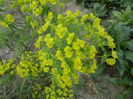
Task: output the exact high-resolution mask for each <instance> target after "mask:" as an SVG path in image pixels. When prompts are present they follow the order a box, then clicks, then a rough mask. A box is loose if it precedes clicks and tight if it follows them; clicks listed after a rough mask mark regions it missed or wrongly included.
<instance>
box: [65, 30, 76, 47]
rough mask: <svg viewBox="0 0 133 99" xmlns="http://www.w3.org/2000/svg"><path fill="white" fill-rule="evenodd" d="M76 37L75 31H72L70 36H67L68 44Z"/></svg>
mask: <svg viewBox="0 0 133 99" xmlns="http://www.w3.org/2000/svg"><path fill="white" fill-rule="evenodd" d="M73 38H74V33H71V34H68V37H67V39H66V40H67V44H68V45H69V44H71V42H72V40H73Z"/></svg>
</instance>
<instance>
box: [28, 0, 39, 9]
mask: <svg viewBox="0 0 133 99" xmlns="http://www.w3.org/2000/svg"><path fill="white" fill-rule="evenodd" d="M38 3H39V2H38V1H35V0H34V1H32V2H31V4H30V8H31V9H35V8H36V7H37V6H38Z"/></svg>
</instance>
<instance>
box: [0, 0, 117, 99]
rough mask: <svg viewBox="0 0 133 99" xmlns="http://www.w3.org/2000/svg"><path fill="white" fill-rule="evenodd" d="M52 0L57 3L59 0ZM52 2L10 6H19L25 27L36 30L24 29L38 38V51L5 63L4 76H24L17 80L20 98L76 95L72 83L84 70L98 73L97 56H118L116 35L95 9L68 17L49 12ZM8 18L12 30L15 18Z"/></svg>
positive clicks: (28, 0) (29, 0)
mask: <svg viewBox="0 0 133 99" xmlns="http://www.w3.org/2000/svg"><path fill="white" fill-rule="evenodd" d="M47 2H50V3H51V4H53V5H55V4H56V1H55V0H48V1H47ZM47 2H45V0H39V1H38V0H17V1H12V4H11V7H15V9H16V8H17V7H19V8H20V12H22V14H21V16H22V17H23V19H22V20H25V21H24V24H26V26H27V27H26V29H28V31H31V32H28V31H26V29H25V31H23V32H24V33H27V32H28V33H33V32H34V33H35V35H34V36H33V38H36V40H34V41H35V43H34V50H32V51H24V53H23V54H21V55H20V56H18V57H17V58H15V59H9V60H2V62H0V75H1V77H2V78H3V77H4V76H6V75H7V78H8V76H9V78H10V76H11V77H14V78H13V79H14V80H18V79H17V77H18V78H19V80H20V81H18V82H16V85H17V88H16V90H15V92H16V93H15V94H16V96H15V97H18V98H20V99H23V98H26V97H32V98H35V99H42V98H46V99H56V98H57V99H68V98H71V97H72V96H73V94H74V92H73V90H72V88H73V85H75V84H78V81H79V73H82V74H90V73H95V69H96V68H97V63H98V62H97V61H98V58H99V59H101V58H103V57H104V59H105V60H103V61H102V62H107V64H109V65H114V64H115V62H116V59H117V53H116V51H115V50H114V49H115V48H116V46H115V43H114V39H113V38H112V37H111V36H110V35H108V33H107V32H105V29H104V28H103V27H102V26H101V25H100V19H99V18H98V17H95V16H94V15H93V14H92V13H91V14H89V15H88V14H85V15H83V16H81V15H80V12H79V11H76V12H75V13H72V12H71V11H67V12H66V14H65V15H63V14H54V13H53V12H52V11H49V10H50V9H49V6H47ZM44 7H46V8H44ZM47 9H49V10H47ZM6 16H7V17H5V18H6V19H10V21H8V20H6V19H4V20H3V21H2V22H1V25H2V23H4V24H6V25H2V26H4V27H5V28H9V27H10V25H11V24H13V23H14V24H15V22H14V21H16V20H14V18H13V17H12V15H11V14H7V15H6ZM6 21H7V22H6ZM8 23H9V24H8ZM10 23H11V24H10ZM21 33H22V32H21ZM23 35H24V34H23ZM30 37H32V35H30ZM22 38H24V37H22ZM33 38H32V39H33ZM19 39H20V38H19ZM23 43H24V42H23ZM105 48H109V49H110V50H111V51H110V53H109V54H107V53H106V52H105V53H102V54H99V51H98V50H99V49H101V50H103V51H104V49H105ZM6 81H7V82H8V81H10V80H6ZM2 84H3V83H2ZM9 84H11V85H12V83H9ZM13 84H14V83H13ZM7 85H8V84H7ZM19 85H20V86H19ZM6 87H7V88H3V90H4V91H3V92H4V93H3V94H4V96H6V91H5V90H6V89H8V88H9V87H8V86H6ZM26 87H27V88H28V90H26ZM17 90H18V91H17ZM8 93H10V91H9V90H8ZM26 93H28V96H27V94H26ZM25 94H26V95H25ZM9 96H10V94H9Z"/></svg>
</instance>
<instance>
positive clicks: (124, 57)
mask: <svg viewBox="0 0 133 99" xmlns="http://www.w3.org/2000/svg"><path fill="white" fill-rule="evenodd" d="M113 14H114V16H116V20H111V25H110V27H109V33H110V34H111V35H112V36H113V38H114V39H115V41H116V46H117V49H116V50H117V52H118V62H117V70H118V72H119V75H120V77H119V78H115V79H117V82H123V84H124V86H126V87H127V88H126V90H125V91H124V92H123V93H122V95H123V97H127V98H129V96H132V94H131V95H130V93H132V92H133V81H132V78H133V74H132V68H133V67H132V65H133V60H132V59H133V46H132V44H133V40H132V37H133V29H132V28H133V24H132V23H133V21H132V20H133V16H132V15H133V11H132V10H131V7H130V6H128V7H127V8H126V10H125V11H123V12H118V11H114V12H113ZM118 85H121V84H119V83H118Z"/></svg>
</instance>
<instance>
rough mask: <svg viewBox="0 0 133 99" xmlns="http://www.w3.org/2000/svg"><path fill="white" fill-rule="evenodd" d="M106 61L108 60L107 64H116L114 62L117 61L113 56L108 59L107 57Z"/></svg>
mask: <svg viewBox="0 0 133 99" xmlns="http://www.w3.org/2000/svg"><path fill="white" fill-rule="evenodd" d="M106 62H107V64H109V65H114V64H115V63H116V60H115V59H113V58H108V59H106Z"/></svg>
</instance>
